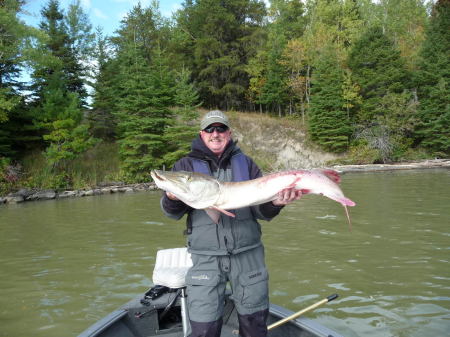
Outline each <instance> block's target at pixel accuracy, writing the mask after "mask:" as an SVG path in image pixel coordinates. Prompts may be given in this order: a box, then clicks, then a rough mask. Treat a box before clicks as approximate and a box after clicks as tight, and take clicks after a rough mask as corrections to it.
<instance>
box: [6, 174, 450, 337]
mask: <svg viewBox="0 0 450 337" xmlns="http://www.w3.org/2000/svg"><path fill="white" fill-rule="evenodd" d="M343 189H344V191H345V193H346V195H347V196H348V197H350V198H351V199H353V200H354V201H356V202H357V206H356V207H354V208H352V209H351V210H350V214H351V217H352V222H353V231H352V232H349V230H348V225H347V223H346V218H345V213H344V210H343V208H342V207H341V206H339V205H338V204H337V203H334V202H332V201H329V200H328V199H325V198H323V197H317V196H305V197H304V198H303V199H302V200H300V201H298V202H297V203H295V204H294V205H289V206H288V207H286V208H285V209H284V210H283V212H282V214H281V215H280V216H278V217H277V218H275V219H274V220H273V221H272V222H269V223H263V224H262V225H263V233H264V237H263V240H264V242H265V246H266V259H267V264H268V267H269V272H270V293H271V301H272V302H273V303H276V304H279V305H282V306H285V307H287V308H289V309H291V310H293V311H297V310H300V309H302V308H304V307H306V306H308V305H310V304H312V303H314V302H316V301H318V300H320V299H322V298H323V297H326V296H328V295H330V294H332V293H338V294H339V295H340V297H339V298H338V299H337V300H335V301H333V302H331V303H330V304H327V305H325V306H323V307H320V308H319V309H316V310H315V311H314V312H311V313H308V314H307V315H306V316H307V317H309V318H314V319H317V320H318V321H319V322H320V323H322V324H324V325H326V326H328V327H330V328H332V329H334V330H336V331H338V332H340V333H341V334H343V335H346V336H401V337H407V336H408V337H419V336H433V337H435V336H449V332H450V265H449V258H450V227H449V225H450V171H449V170H421V171H402V172H400V171H396V172H389V173H357V174H346V175H344V176H343ZM159 196H160V193H159V192H142V193H136V194H121V195H116V194H115V195H108V196H97V197H85V198H75V199H66V200H56V201H42V202H31V203H24V204H18V205H7V206H5V205H3V206H0V275H1V277H0V289H1V291H2V294H1V296H0V327H1V329H0V336H8V337H13V336H20V337H22V336H43V337H44V336H45V337H62V336H76V335H77V334H78V333H80V332H81V331H83V330H84V329H85V328H87V327H88V326H89V325H90V324H92V323H93V322H95V321H97V320H98V319H100V318H102V317H103V316H105V315H106V314H108V313H109V312H111V311H112V310H114V309H116V308H117V307H118V306H120V305H121V304H123V303H125V302H126V301H128V300H129V299H131V298H132V297H134V296H136V295H137V294H140V293H143V292H144V291H146V290H147V289H148V287H149V285H150V284H151V274H152V270H153V266H154V258H155V254H156V251H157V250H158V249H161V248H171V247H181V246H183V245H184V238H183V236H182V231H183V229H184V225H183V223H182V222H181V221H180V222H175V221H172V220H169V219H167V218H165V217H163V216H162V214H161V211H160V209H159Z"/></svg>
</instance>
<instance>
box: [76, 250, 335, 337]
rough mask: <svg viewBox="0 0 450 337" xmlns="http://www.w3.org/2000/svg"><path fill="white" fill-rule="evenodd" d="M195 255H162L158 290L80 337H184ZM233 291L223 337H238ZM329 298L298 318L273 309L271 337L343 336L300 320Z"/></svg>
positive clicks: (155, 274)
mask: <svg viewBox="0 0 450 337" xmlns="http://www.w3.org/2000/svg"><path fill="white" fill-rule="evenodd" d="M191 263H192V262H191V260H190V255H189V254H188V253H187V252H186V250H185V248H173V249H169V250H160V251H158V254H157V258H156V265H155V269H154V272H153V283H154V284H155V286H153V287H152V288H150V289H149V290H148V291H147V292H146V293H144V294H142V295H140V296H137V297H136V298H135V299H133V300H131V301H130V302H128V303H126V304H125V305H123V306H122V307H120V308H119V309H117V310H115V311H113V312H112V313H110V314H109V315H107V316H106V317H104V318H103V319H100V320H99V321H97V322H96V323H94V324H93V325H92V326H90V327H89V328H87V329H86V330H85V331H83V332H82V333H81V334H80V335H79V336H78V337H153V336H163V337H184V336H187V335H188V332H189V319H188V313H187V311H186V294H185V286H184V276H185V274H186V272H187V270H188V268H189V267H190V266H191ZM230 295H231V291H228V292H227V294H226V296H225V304H224V312H223V326H222V333H221V337H238V336H239V324H238V315H237V310H236V308H235V306H234V303H233V301H232V300H231V299H230ZM336 297H337V295H331V296H329V297H328V298H326V299H324V300H322V301H320V302H318V303H316V304H314V305H312V306H310V307H308V308H306V309H304V310H302V311H300V312H298V313H295V314H294V313H293V312H292V311H290V310H287V309H285V308H283V307H281V306H278V305H275V304H270V307H269V317H268V321H267V323H268V330H269V332H268V336H269V337H342V335H340V334H338V333H337V332H335V331H332V330H331V329H329V328H327V327H325V326H323V325H321V324H319V323H318V322H316V321H314V320H311V319H308V318H305V317H299V318H296V317H297V316H299V314H302V313H304V312H306V311H309V310H311V309H313V308H315V307H317V306H319V305H321V304H323V303H326V302H328V301H331V300H333V299H334V298H336Z"/></svg>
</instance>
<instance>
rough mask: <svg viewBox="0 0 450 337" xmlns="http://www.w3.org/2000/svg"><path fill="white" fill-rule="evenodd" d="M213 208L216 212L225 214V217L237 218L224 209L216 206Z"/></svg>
mask: <svg viewBox="0 0 450 337" xmlns="http://www.w3.org/2000/svg"><path fill="white" fill-rule="evenodd" d="M211 208H213V209H215V210H216V211H218V212H221V213H223V214H225V215H228V216H231V217H232V218H234V217H235V216H236V215H235V214H234V213H231V212H228V211H227V210H225V209H222V208H219V207H215V206H214V207H211Z"/></svg>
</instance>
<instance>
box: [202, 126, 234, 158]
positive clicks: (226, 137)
mask: <svg viewBox="0 0 450 337" xmlns="http://www.w3.org/2000/svg"><path fill="white" fill-rule="evenodd" d="M211 126H223V127H225V125H223V124H221V123H214V124H211V125H209V126H208V127H207V128H206V129H208V128H210V127H211ZM200 137H201V138H202V140H203V142H204V143H205V145H206V146H207V147H208V149H210V150H211V151H212V152H213V153H214V154H215V155H216V156H220V155H221V154H222V153H223V151H224V150H225V147H226V146H227V144H228V142H229V141H230V139H231V130H230V129H229V128H227V130H226V131H224V132H219V131H218V130H216V129H214V131H213V132H211V133H208V132H206V131H205V130H202V131H200Z"/></svg>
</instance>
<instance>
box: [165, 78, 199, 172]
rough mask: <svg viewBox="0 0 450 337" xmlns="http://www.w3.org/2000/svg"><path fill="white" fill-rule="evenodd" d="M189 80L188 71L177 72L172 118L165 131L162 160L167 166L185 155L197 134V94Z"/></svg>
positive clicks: (170, 165)
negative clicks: (165, 147)
mask: <svg viewBox="0 0 450 337" xmlns="http://www.w3.org/2000/svg"><path fill="white" fill-rule="evenodd" d="M189 81H190V72H189V71H187V70H185V69H182V70H181V71H180V72H178V73H177V76H176V86H175V97H174V100H175V104H176V106H177V107H176V108H175V109H174V117H175V118H174V119H173V120H172V123H171V124H170V125H169V127H168V128H167V129H166V131H165V139H166V144H167V153H166V155H165V156H164V162H165V165H166V166H167V167H172V166H173V164H174V163H175V162H176V161H177V160H178V159H180V158H181V157H183V156H185V155H186V154H187V153H188V152H189V150H190V148H191V147H190V146H191V142H192V139H193V138H195V136H196V135H198V121H197V120H198V111H197V109H198V107H199V106H200V104H199V103H198V102H199V95H198V92H197V90H196V89H195V87H194V86H193V84H192V83H190V82H189Z"/></svg>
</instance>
